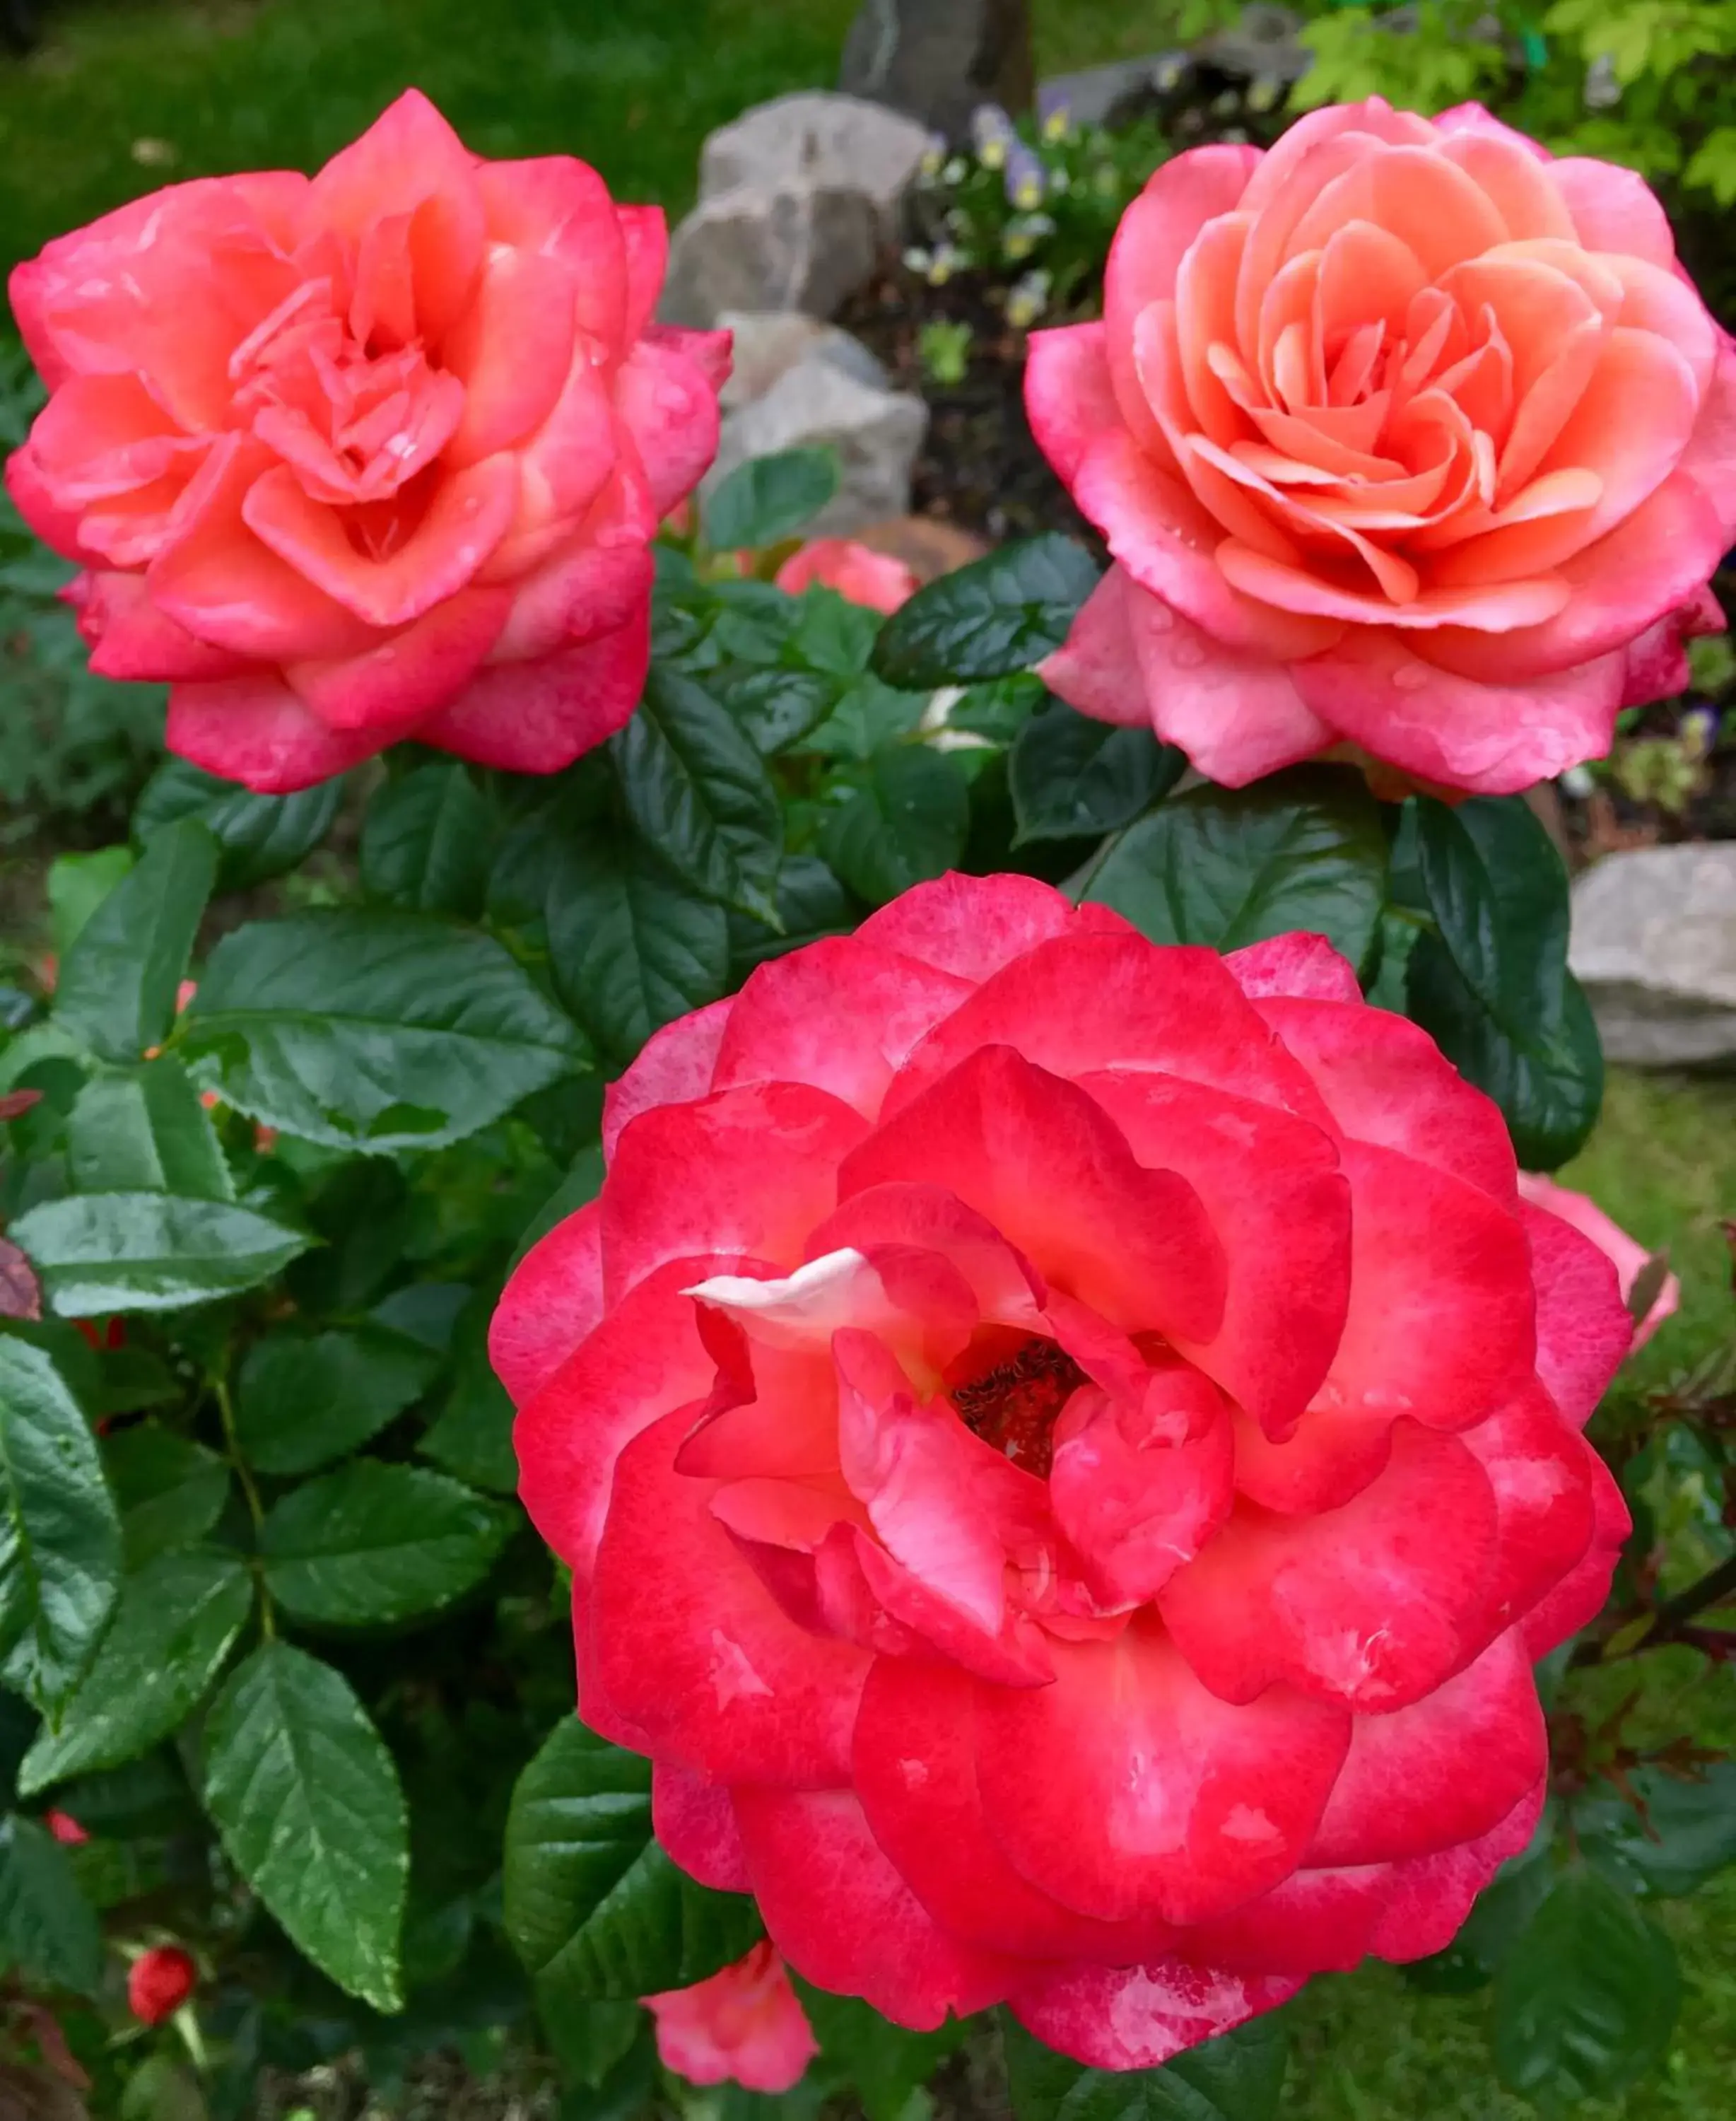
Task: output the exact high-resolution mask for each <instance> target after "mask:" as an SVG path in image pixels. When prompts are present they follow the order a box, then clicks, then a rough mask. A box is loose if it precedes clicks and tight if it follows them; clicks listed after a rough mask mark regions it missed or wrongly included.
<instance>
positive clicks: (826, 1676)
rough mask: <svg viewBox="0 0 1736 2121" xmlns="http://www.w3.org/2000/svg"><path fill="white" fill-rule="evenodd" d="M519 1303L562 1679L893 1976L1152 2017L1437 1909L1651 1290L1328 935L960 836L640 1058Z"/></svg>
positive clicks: (1447, 1928) (842, 1989) (1092, 2024)
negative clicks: (1608, 1398)
mask: <svg viewBox="0 0 1736 2121" xmlns="http://www.w3.org/2000/svg"><path fill="white" fill-rule="evenodd" d="M603 1140H604V1147H605V1154H606V1157H607V1175H606V1177H605V1178H604V1181H603V1190H602V1192H601V1194H600V1195H599V1196H598V1199H597V1200H595V1201H593V1203H591V1204H590V1205H589V1206H587V1207H584V1208H583V1209H581V1210H579V1212H578V1214H575V1215H573V1216H571V1217H570V1219H568V1220H567V1221H565V1222H564V1223H562V1224H560V1225H559V1226H558V1227H557V1228H555V1229H554V1230H552V1232H550V1233H549V1234H548V1235H547V1237H545V1238H543V1239H542V1241H541V1242H540V1243H539V1244H538V1245H537V1246H535V1247H533V1249H532V1251H531V1252H529V1253H528V1255H527V1256H526V1257H525V1259H524V1261H522V1262H521V1263H520V1265H519V1268H518V1270H517V1271H516V1272H515V1273H514V1275H513V1277H512V1279H511V1280H510V1282H509V1284H507V1287H506V1289H505V1294H504V1295H503V1297H502V1298H501V1301H500V1306H499V1308H498V1310H497V1311H496V1316H495V1319H494V1322H493V1326H492V1329H491V1336H490V1346H491V1354H492V1358H493V1360H494V1364H495V1367H496V1369H497V1371H498V1372H499V1373H500V1377H501V1378H502V1380H503V1381H504V1382H505V1384H506V1386H507V1387H508V1389H509V1390H510V1392H511V1393H512V1396H513V1397H514V1401H515V1402H516V1403H517V1405H518V1408H519V1415H518V1422H517V1427H516V1429H515V1432H514V1443H515V1447H516V1449H517V1452H518V1457H519V1468H520V1490H521V1493H522V1495H523V1498H524V1503H525V1505H526V1507H527V1508H528V1510H529V1512H530V1514H531V1516H532V1517H533V1520H534V1521H535V1522H536V1524H537V1526H538V1528H539V1529H540V1530H541V1531H542V1533H543V1535H544V1536H545V1537H546V1538H547V1540H548V1541H549V1543H550V1544H551V1545H552V1546H553V1547H554V1549H555V1550H556V1552H557V1553H558V1554H559V1555H561V1558H562V1559H563V1560H565V1561H566V1562H567V1563H568V1564H570V1567H571V1569H572V1572H573V1581H574V1588H575V1634H576V1640H577V1649H578V1666H579V1704H580V1710H581V1713H582V1714H583V1716H584V1720H585V1722H587V1723H588V1724H589V1726H590V1727H592V1728H593V1730H596V1731H598V1732H601V1733H602V1734H603V1736H606V1737H607V1738H610V1739H612V1740H613V1741H616V1742H617V1743H619V1744H621V1745H624V1746H631V1748H632V1749H633V1750H635V1751H637V1752H640V1753H642V1754H645V1755H649V1757H650V1759H651V1760H652V1762H653V1783H652V1816H653V1820H654V1825H655V1829H656V1833H657V1837H658V1839H659V1842H660V1843H661V1844H662V1845H663V1848H665V1849H667V1850H668V1853H669V1854H670V1856H671V1857H672V1858H673V1859H674V1861H675V1862H677V1863H679V1864H680V1865H682V1867H684V1868H685V1869H686V1870H687V1871H688V1872H691V1874H692V1876H695V1877H696V1878H699V1879H700V1880H702V1881H704V1882H705V1883H706V1884H708V1885H711V1886H719V1887H724V1888H728V1889H732V1890H751V1891H752V1893H753V1894H754V1895H756V1898H757V1900H758V1902H759V1905H760V1909H761V1914H763V1916H764V1918H765V1921H766V1929H767V1931H768V1932H769V1933H770V1937H771V1940H772V1942H773V1943H774V1944H775V1945H776V1946H777V1948H778V1950H779V1951H780V1952H781V1953H782V1954H783V1956H784V1958H785V1959H786V1960H788V1961H789V1964H790V1965H791V1966H792V1967H794V1969H795V1970H796V1971H797V1972H798V1973H799V1974H801V1975H802V1976H803V1978H804V1979H807V1980H809V1981H812V1982H814V1983H817V1985H818V1986H819V1987H821V1988H826V1989H831V1990H834V1991H836V1992H839V1993H845V1994H848V1995H855V1996H861V1997H865V1998H866V1999H867V2000H868V2002H870V2003H872V2004H873V2006H874V2007H876V2008H877V2009H878V2010H880V2011H882V2012H884V2013H885V2015H886V2016H888V2017H889V2018H891V2019H893V2020H894V2021H896V2022H897V2023H899V2024H901V2025H912V2026H920V2027H933V2026H935V2025H939V2024H940V2023H942V2021H943V2019H944V2018H945V2016H946V2015H947V2012H948V2011H956V2012H958V2013H959V2014H961V2015H963V2014H966V2013H968V2012H970V2011H977V2010H981V2009H984V2008H985V2007H987V2006H989V2005H990V2004H993V2003H997V2002H1007V2003H1008V2004H1009V2006H1010V2007H1011V2008H1012V2011H1014V2013H1015V2014H1016V2015H1017V2016H1018V2017H1019V2018H1020V2019H1021V2020H1022V2021H1023V2022H1024V2023H1025V2024H1026V2025H1028V2026H1029V2027H1030V2028H1031V2030H1032V2031H1033V2032H1035V2033H1036V2035H1038V2036H1039V2037H1040V2039H1043V2040H1045V2041H1046V2042H1047V2043H1048V2044H1050V2046H1052V2047H1055V2048H1059V2049H1062V2050H1063V2051H1064V2052H1065V2053H1068V2054H1071V2055H1073V2056H1075V2057H1076V2058H1078V2059H1079V2060H1080V2061H1082V2062H1086V2063H1091V2064H1092V2065H1094V2066H1096V2067H1101V2068H1107V2069H1133V2068H1147V2067H1152V2066H1154V2065H1156V2064H1157V2063H1162V2062H1163V2061H1165V2060H1166V2058H1168V2057H1169V2056H1170V2055H1171V2054H1174V2053H1176V2052H1177V2051H1178V2050H1179V2049H1182V2048H1184V2047H1187V2046H1189V2045H1191V2044H1194V2043H1195V2042H1197V2041H1199V2040H1203V2039H1209V2038H1210V2037H1211V2036H1212V2035H1214V2034H1216V2033H1219V2032H1222V2031H1223V2030H1226V2029H1227V2028H1228V2027H1230V2026H1231V2025H1235V2024H1236V2023H1238V2022H1239V2021H1241V2020H1242V2019H1244V2018H1246V2017H1248V2016H1250V2015H1251V2014H1252V2013H1254V2012H1255V2011H1262V2010H1266V2009H1268V2008H1270V2007H1272V2006H1273V2005H1274V2004H1276V2003H1278V2002H1282V2001H1283V1999H1284V1998H1285V1997H1287V1996H1290V1995H1292V1994H1293V1993H1295V1991H1296V1989H1297V1988H1299V1987H1300V1986H1301V1983H1302V1982H1303V1981H1304V1980H1305V1979H1306V1978H1307V1977H1308V1976H1309V1975H1310V1974H1317V1973H1323V1972H1327V1971H1329V1970H1336V1969H1340V1968H1345V1967H1351V1966H1354V1965H1357V1963H1358V1961H1359V1960H1361V1959H1362V1958H1363V1957H1364V1956H1366V1955H1369V1954H1372V1955H1374V1956H1376V1957H1378V1958H1382V1959H1387V1960H1410V1959H1416V1958H1418V1957H1420V1956H1423V1955H1424V1954H1426V1953H1429V1952H1433V1951H1439V1950H1440V1949H1441V1948H1442V1947H1443V1946H1445V1944H1447V1943H1448V1942H1449V1941H1450V1939H1451V1938H1452V1937H1453V1936H1454V1932H1456V1931H1457V1929H1458V1928H1459V1924H1460V1923H1463V1921H1464V1918H1465V1915H1466V1914H1467V1912H1468V1909H1469V1908H1470V1905H1471V1903H1472V1900H1473V1898H1474V1896H1475V1895H1476V1894H1477V1893H1478V1892H1479V1891H1480V1890H1482V1887H1483V1886H1486V1885H1487V1883H1488V1881H1489V1880H1490V1878H1491V1877H1492V1876H1493V1875H1494V1872H1495V1871H1496V1868H1497V1867H1499V1865H1500V1864H1501V1862H1502V1861H1503V1860H1504V1859H1505V1858H1506V1857H1508V1856H1510V1855H1511V1854H1513V1853H1515V1850H1517V1849H1519V1848H1523V1847H1524V1845H1525V1844H1526V1842H1527V1840H1528V1839H1529V1837H1530V1834H1531V1833H1532V1831H1533V1829H1534V1825H1535V1824H1536V1820H1537V1817H1538V1811H1539V1809H1540V1807H1541V1806H1542V1802H1543V1789H1544V1779H1545V1770H1546V1767H1547V1751H1548V1747H1547V1739H1546V1734H1545V1732H1544V1727H1543V1716H1542V1713H1541V1712H1540V1710H1539V1708H1538V1699H1537V1692H1536V1688H1535V1686H1534V1683H1533V1679H1532V1666H1533V1664H1534V1662H1535V1660H1536V1659H1537V1658H1538V1657H1541V1656H1542V1655H1543V1653H1545V1652H1546V1651H1548V1649H1549V1648H1552V1646H1553V1645H1554V1644H1555V1643H1558V1642H1560V1641H1561V1640H1562V1639H1564V1638H1565V1637H1566V1636H1567V1635H1569V1634H1572V1633H1574V1632H1575V1630H1576V1629H1578V1628H1580V1627H1581V1626H1583V1625H1585V1622H1586V1621H1587V1620H1589V1619H1590V1618H1591V1617H1592V1615H1594V1614H1595V1613H1596V1612H1597V1611H1599V1608H1600V1607H1601V1606H1602V1605H1603V1601H1604V1598H1605V1597H1606V1596H1607V1594H1608V1586H1609V1577H1610V1571H1611V1569H1612V1567H1613V1564H1614V1560H1615V1557H1616V1555H1617V1551H1618V1550H1619V1548H1620V1545H1621V1542H1622V1537H1623V1536H1624V1534H1625V1531H1626V1529H1627V1513H1626V1511H1625V1509H1624V1508H1623V1507H1622V1499H1621V1494H1620V1492H1619V1490H1618V1489H1617V1487H1616V1485H1615V1483H1614V1481H1613V1479H1612V1477H1611V1475H1610V1474H1609V1472H1608V1469H1607V1468H1606V1467H1605V1466H1604V1465H1603V1461H1602V1460H1601V1459H1600V1458H1599V1457H1598V1455H1597V1453H1596V1452H1594V1450H1593V1449H1592V1448H1591V1447H1589V1444H1588V1443H1586V1442H1585V1438H1584V1437H1583V1436H1582V1434H1581V1433H1580V1431H1581V1430H1582V1429H1583V1428H1584V1425H1585V1421H1586V1419H1587V1418H1588V1416H1589V1414H1590V1412H1591V1410H1592V1408H1593V1406H1594V1405H1595V1404H1596V1401H1597V1400H1598V1397H1599V1394H1600V1393H1601V1391H1602V1390H1603V1386H1604V1385H1605V1383H1606V1382H1608V1377H1609V1376H1610V1373H1612V1372H1613V1370H1614V1368H1616V1366H1617V1364H1618V1363H1619V1362H1620V1361H1621V1359H1622V1356H1623V1355H1624V1354H1626V1353H1627V1347H1628V1345H1629V1342H1630V1340H1631V1337H1632V1331H1631V1324H1630V1322H1629V1320H1628V1317H1627V1313H1626V1312H1625V1311H1624V1310H1623V1308H1622V1300H1621V1297H1620V1294H1619V1293H1618V1291H1617V1286H1616V1275H1615V1270H1614V1269H1613V1266H1611V1265H1610V1263H1609V1261H1608V1260H1607V1259H1606V1258H1605V1257H1604V1256H1603V1253H1602V1252H1600V1251H1599V1249H1598V1247H1596V1246H1595V1245H1594V1244H1593V1243H1591V1242H1589V1241H1588V1240H1587V1239H1586V1238H1584V1237H1582V1236H1581V1235H1580V1233H1578V1232H1577V1231H1576V1230H1575V1229H1573V1228H1571V1227H1570V1226H1569V1225H1568V1224H1566V1223H1565V1222H1563V1221H1561V1219H1559V1218H1558V1217H1557V1216H1554V1215H1550V1214H1545V1213H1543V1211H1542V1210H1539V1209H1538V1208H1535V1207H1534V1206H1533V1205H1531V1204H1530V1203H1529V1202H1528V1201H1527V1200H1524V1198H1522V1196H1520V1191H1519V1189H1518V1184H1517V1173H1516V1172H1515V1165H1514V1158H1513V1151H1512V1147H1511V1145H1510V1142H1509V1140H1508V1136H1507V1132H1506V1126H1504V1124H1503V1122H1502V1120H1501V1114H1500V1113H1499V1112H1498V1111H1497V1110H1496V1107H1495V1106H1494V1105H1493V1104H1492V1102H1490V1101H1489V1099H1488V1098H1485V1097H1484V1096H1483V1095H1482V1093H1481V1092H1479V1091H1478V1090H1476V1089H1473V1088H1472V1087H1471V1086H1470V1085H1469V1084H1468V1083H1466V1082H1465V1081H1464V1079H1462V1078H1461V1077H1460V1076H1459V1074H1457V1073H1456V1072H1455V1071H1454V1069H1453V1068H1452V1067H1451V1066H1450V1065H1449V1064H1448V1062H1447V1061H1445V1059H1444V1058H1443V1057H1442V1056H1441V1055H1440V1052H1439V1051H1437V1049H1436V1047H1435V1046H1434V1045H1433V1043H1432V1042H1431V1040H1430V1039H1429V1038H1428V1037H1427V1036H1426V1033H1423V1032H1422V1030H1420V1029H1419V1028H1417V1026H1416V1025H1415V1024H1413V1023H1407V1022H1406V1021H1405V1020H1404V1019H1402V1018H1399V1017H1397V1016H1393V1015H1389V1014H1387V1013H1386V1012H1385V1010H1382V1009H1371V1008H1370V1007H1369V1006H1368V1005H1367V1004H1366V1003H1365V1002H1364V1000H1363V999H1362V996H1361V992H1360V991H1359V989H1358V987H1357V981H1356V976H1355V974H1354V972H1352V968H1351V967H1350V966H1349V965H1347V963H1345V962H1344V960H1343V958H1339V957H1338V955H1337V954H1336V953H1334V952H1333V950H1332V949H1331V948H1330V947H1329V945H1328V944H1326V943H1325V942H1324V941H1323V940H1322V939H1320V938H1319V937H1318V936H1307V935H1289V936H1284V937H1281V938H1278V939H1276V940H1273V941H1270V942H1266V943H1262V944H1257V945H1255V946H1254V948H1252V949H1246V950H1240V951H1237V952H1236V953H1234V954H1232V955H1231V956H1230V957H1228V958H1219V957H1217V955H1215V954H1214V953H1212V952H1211V951H1209V950H1204V949H1180V948H1170V949H1163V948H1160V947H1158V946H1157V945H1155V944H1152V943H1149V942H1147V940H1146V939H1144V938H1143V936H1141V935H1138V934H1137V933H1136V932H1135V931H1134V930H1133V929H1132V928H1131V927H1130V926H1129V925H1128V924H1127V923H1126V922H1125V921H1123V920H1121V919H1120V918H1119V916H1117V915H1115V914H1114V913H1111V912H1110V911H1107V910H1106V909H1105V908H1103V907H1096V906H1081V907H1074V906H1073V905H1071V904H1070V903H1069V902H1068V900H1067V899H1066V898H1064V897H1063V896H1062V895H1061V893H1059V892H1057V891H1053V890H1051V889H1050V888H1049V887H1048V886H1047V885H1046V884H1042V883H1037V882H1036V881H1034V880H1033V879H1030V878H1026V877H1017V876H1001V877H989V878H965V877H948V878H943V879H941V880H939V881H938V882H937V883H930V884H924V885H921V886H919V887H918V888H916V889H915V890H914V891H910V892H908V893H905V896H904V897H901V898H900V899H897V900H896V901H895V902H893V903H892V904H891V905H890V906H887V907H883V908H882V910H881V911H878V912H877V913H875V914H874V915H873V916H871V917H870V918H869V919H868V921H865V922H864V923H863V925H862V926H861V927H860V928H859V930H857V931H856V932H855V934H854V935H843V936H835V937H832V938H830V939H826V940H824V941H821V942H817V943H814V944H809V945H808V946H807V948H806V949H800V950H796V951H793V952H791V953H789V955H788V956H787V957H783V958H777V959H775V960H774V961H773V962H772V963H769V964H765V965H761V966H760V967H757V968H756V970H755V971H754V972H752V975H751V976H750V977H749V978H748V979H747V981H746V983H745V984H744V985H743V986H742V990H741V991H740V993H739V994H738V995H734V996H733V998H731V999H728V1000H723V1001H719V1002H717V1003H714V1005H712V1006H711V1007H710V1008H708V1009H701V1010H700V1011H699V1012H697V1013H696V1014H694V1015H691V1016H687V1017H685V1018H682V1019H680V1020H679V1021H678V1022H677V1023H673V1024H671V1025H669V1026H668V1027H667V1028H665V1029H663V1030H662V1031H660V1032H659V1033H657V1035H656V1036H655V1037H654V1038H653V1039H652V1040H651V1041H650V1042H649V1043H648V1045H647V1046H646V1047H645V1051H643V1053H642V1054H641V1055H640V1057H639V1059H638V1060H637V1061H635V1063H634V1065H633V1066H632V1067H631V1069H630V1070H628V1071H627V1073H626V1075H625V1076H623V1077H622V1079H621V1081H620V1082H618V1083H617V1084H615V1085H614V1086H613V1088H612V1090H611V1091H610V1093H609V1098H608V1101H607V1106H606V1107H605V1112H604V1122H603Z"/></svg>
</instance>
